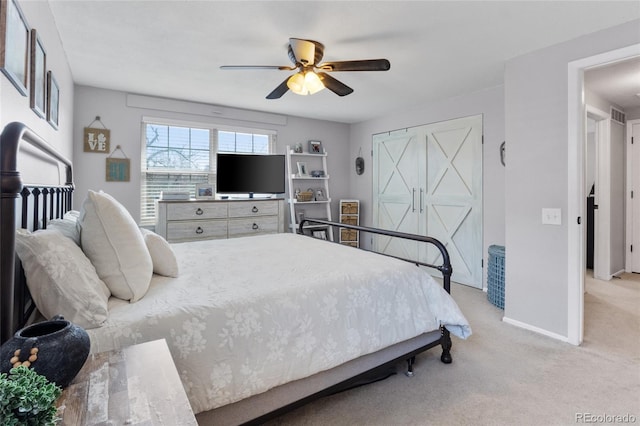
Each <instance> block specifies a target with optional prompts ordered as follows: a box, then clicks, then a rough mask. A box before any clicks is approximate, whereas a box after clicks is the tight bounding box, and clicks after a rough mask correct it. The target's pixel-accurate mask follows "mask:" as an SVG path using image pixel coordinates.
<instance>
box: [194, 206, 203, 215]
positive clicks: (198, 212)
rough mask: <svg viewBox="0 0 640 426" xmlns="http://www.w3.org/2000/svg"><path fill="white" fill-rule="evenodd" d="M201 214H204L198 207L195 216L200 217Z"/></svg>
mask: <svg viewBox="0 0 640 426" xmlns="http://www.w3.org/2000/svg"><path fill="white" fill-rule="evenodd" d="M202 213H204V210H202V209H201V208H200V207H198V210H196V214H197V215H198V216H201V215H202Z"/></svg>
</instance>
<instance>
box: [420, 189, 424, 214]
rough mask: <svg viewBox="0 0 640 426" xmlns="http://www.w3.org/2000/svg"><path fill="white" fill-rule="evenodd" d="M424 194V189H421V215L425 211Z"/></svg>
mask: <svg viewBox="0 0 640 426" xmlns="http://www.w3.org/2000/svg"><path fill="white" fill-rule="evenodd" d="M423 194H424V189H423V188H420V213H422V212H423V211H424V203H423V201H422V198H423V197H422V195H423Z"/></svg>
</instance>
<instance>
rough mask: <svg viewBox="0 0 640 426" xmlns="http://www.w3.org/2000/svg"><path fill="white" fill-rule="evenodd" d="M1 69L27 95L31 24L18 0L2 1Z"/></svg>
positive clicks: (0, 17) (0, 24)
mask: <svg viewBox="0 0 640 426" xmlns="http://www.w3.org/2000/svg"><path fill="white" fill-rule="evenodd" d="M0 69H2V72H3V73H4V74H5V75H6V76H7V78H8V79H9V81H11V83H13V85H14V86H15V87H16V89H18V91H19V92H20V93H21V94H22V95H23V96H27V93H28V89H27V83H28V75H29V25H27V20H26V19H25V17H24V15H23V14H22V10H20V7H19V6H18V3H17V1H16V0H3V1H1V2H0Z"/></svg>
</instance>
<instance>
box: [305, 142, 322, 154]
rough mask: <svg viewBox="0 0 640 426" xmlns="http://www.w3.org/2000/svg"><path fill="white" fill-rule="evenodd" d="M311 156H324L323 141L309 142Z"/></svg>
mask: <svg viewBox="0 0 640 426" xmlns="http://www.w3.org/2000/svg"><path fill="white" fill-rule="evenodd" d="M309 154H324V150H323V149H322V142H321V141H309Z"/></svg>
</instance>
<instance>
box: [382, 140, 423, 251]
mask: <svg viewBox="0 0 640 426" xmlns="http://www.w3.org/2000/svg"><path fill="white" fill-rule="evenodd" d="M420 151H422V150H421V147H420V144H419V143H418V137H417V134H416V132H415V131H412V130H411V129H409V130H407V131H405V130H402V131H398V132H392V133H384V134H379V135H374V136H373V158H374V161H373V180H374V181H373V206H374V208H373V223H374V224H375V226H377V227H378V228H383V229H390V230H393V231H399V232H407V233H411V234H417V233H419V231H420V228H419V222H418V220H419V215H418V214H416V211H417V206H416V192H417V191H418V189H419V187H420V175H419V170H420V163H421V154H420ZM422 158H424V155H422ZM374 250H375V251H377V252H379V253H385V254H389V255H392V256H398V257H402V258H407V259H413V260H419V258H418V243H417V242H415V241H408V240H400V239H398V238H391V237H385V236H379V235H378V236H375V238H374Z"/></svg>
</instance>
